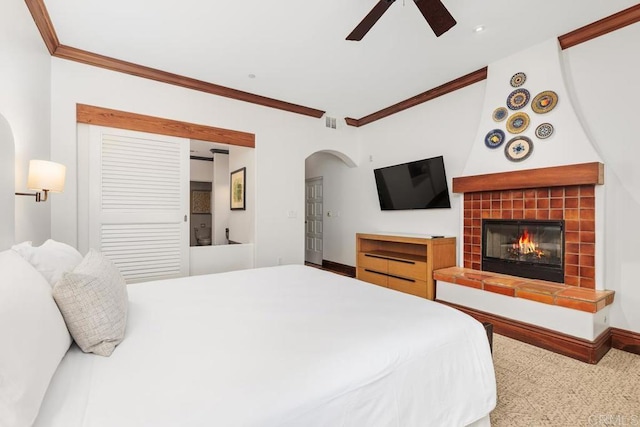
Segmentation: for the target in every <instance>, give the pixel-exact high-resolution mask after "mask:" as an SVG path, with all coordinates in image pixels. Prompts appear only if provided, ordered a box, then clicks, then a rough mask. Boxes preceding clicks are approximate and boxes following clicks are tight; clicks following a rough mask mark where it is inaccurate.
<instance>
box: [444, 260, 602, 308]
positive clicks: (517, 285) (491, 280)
mask: <svg viewBox="0 0 640 427" xmlns="http://www.w3.org/2000/svg"><path fill="white" fill-rule="evenodd" d="M433 278H434V279H435V280H441V281H443V282H447V283H453V284H456V285H461V286H467V287H471V288H475V289H479V290H483V291H487V292H493V293H497V294H501V295H505V296H509V297H514V298H523V299H528V300H531V301H537V302H540V303H544V304H550V305H556V306H559V307H565V308H570V309H574V310H579V311H584V312H588V313H596V312H598V311H600V310H601V309H603V308H604V307H606V306H607V305H610V304H611V303H613V298H614V294H615V292H614V291H607V290H593V289H586V288H581V287H578V286H570V285H564V284H561V283H555V282H547V281H544V280H534V279H526V278H522V277H517V276H508V275H506V274H498V273H491V272H487V271H480V270H474V269H470V268H462V267H449V268H442V269H439V270H436V271H434V272H433ZM436 295H437V293H436Z"/></svg>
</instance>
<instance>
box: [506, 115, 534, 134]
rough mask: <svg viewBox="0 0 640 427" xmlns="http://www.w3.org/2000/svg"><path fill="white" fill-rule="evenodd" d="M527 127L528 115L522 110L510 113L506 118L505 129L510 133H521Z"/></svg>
mask: <svg viewBox="0 0 640 427" xmlns="http://www.w3.org/2000/svg"><path fill="white" fill-rule="evenodd" d="M528 127H529V115H528V114H527V113H524V112H519V113H515V114H512V115H511V117H509V118H508V119H507V130H508V131H509V132H510V133H522V132H524V131H525V129H526V128H528Z"/></svg>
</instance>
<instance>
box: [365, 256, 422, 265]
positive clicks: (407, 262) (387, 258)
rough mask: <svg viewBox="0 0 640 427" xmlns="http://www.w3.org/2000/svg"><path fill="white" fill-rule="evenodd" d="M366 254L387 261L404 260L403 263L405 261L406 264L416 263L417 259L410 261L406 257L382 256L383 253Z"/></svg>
mask: <svg viewBox="0 0 640 427" xmlns="http://www.w3.org/2000/svg"><path fill="white" fill-rule="evenodd" d="M364 256H366V257H369V258H378V259H386V260H387V261H396V262H402V263H405V264H415V261H409V260H406V259H399V258H389V257H386V256H382V255H372V254H364Z"/></svg>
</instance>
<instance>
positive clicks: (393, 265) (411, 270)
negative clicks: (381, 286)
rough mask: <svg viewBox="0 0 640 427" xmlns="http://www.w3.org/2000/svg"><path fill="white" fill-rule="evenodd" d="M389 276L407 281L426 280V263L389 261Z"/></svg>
mask: <svg viewBox="0 0 640 427" xmlns="http://www.w3.org/2000/svg"><path fill="white" fill-rule="evenodd" d="M388 271H389V274H392V275H394V276H401V277H406V278H409V279H417V280H423V281H425V280H427V263H426V262H420V261H397V260H393V259H390V260H389V270H388Z"/></svg>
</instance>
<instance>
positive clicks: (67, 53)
mask: <svg viewBox="0 0 640 427" xmlns="http://www.w3.org/2000/svg"><path fill="white" fill-rule="evenodd" d="M25 3H26V4H27V7H28V8H29V11H30V12H31V16H32V17H33V20H34V22H35V24H36V26H37V27H38V30H39V31H40V35H41V36H42V39H43V41H44V43H45V45H46V46H47V49H48V50H49V53H50V54H51V55H52V56H54V57H57V58H62V59H67V60H70V61H76V62H81V63H83V64H87V65H92V66H96V67H101V68H106V69H109V70H112V71H117V72H121V73H125V74H130V75H134V76H138V77H142V78H146V79H150V80H155V81H159V82H162V83H167V84H171V85H176V86H181V87H185V88H188V89H193V90H197V91H200V92H205V93H209V94H212V95H217V96H222V97H225V98H231V99H235V100H239V101H244V102H249V103H252V104H257V105H261V106H265V107H270V108H276V109H280V110H284V111H288V112H292V113H297V114H302V115H306V116H310V117H314V118H320V117H322V116H323V115H324V113H325V112H324V111H322V110H318V109H315V108H309V107H305V106H302V105H297V104H292V103H289V102H285V101H280V100H277V99H273V98H267V97H264V96H260V95H255V94H252V93H249V92H243V91H240V90H237V89H232V88H228V87H225V86H220V85H216V84H213V83H208V82H204V81H201V80H196V79H192V78H189V77H184V76H180V75H177V74H172V73H168V72H166V71H162V70H157V69H154V68H150V67H145V66H142V65H138V64H135V63H131V62H126V61H121V60H119V59H115V58H110V57H107V56H103V55H99V54H96V53H93V52H88V51H84V50H81V49H77V48H74V47H70V46H65V45H62V44H61V43H60V41H59V40H58V36H57V35H56V32H55V29H54V27H53V23H52V22H51V18H50V17H49V13H48V12H47V8H46V6H45V4H44V1H43V0H25ZM639 21H640V4H637V5H635V6H632V7H629V8H627V9H625V10H622V11H620V12H618V13H615V14H613V15H611V16H608V17H606V18H603V19H600V20H599V21H596V22H594V23H592V24H589V25H585V26H584V27H581V28H578V29H576V30H574V31H571V32H569V33H567V34H564V35H562V36H559V37H558V41H559V43H560V47H561V48H562V49H568V48H570V47H573V46H576V45H578V44H580V43H584V42H586V41H589V40H592V39H594V38H596V37H600V36H602V35H604V34H608V33H610V32H613V31H616V30H619V29H620V28H624V27H626V26H628V25H631V24H634V23H636V22H639ZM486 77H487V67H484V68H482V69H480V70H477V71H474V72H473V73H470V74H467V75H465V76H462V77H459V78H457V79H455V80H451V81H450V82H448V83H445V84H443V85H441V86H438V87H436V88H434V89H430V90H428V91H426V92H423V93H421V94H418V95H416V96H413V97H411V98H409V99H406V100H404V101H401V102H398V103H397V104H394V105H392V106H390V107H387V108H384V109H382V110H379V111H376V112H375V113H372V114H369V115H367V116H364V117H362V118H360V119H355V118H351V117H346V118H345V122H346V123H347V125H349V126H355V127H360V126H364V125H366V124H369V123H372V122H374V121H377V120H380V119H382V118H384V117H388V116H390V115H393V114H395V113H398V112H400V111H403V110H406V109H407V108H411V107H414V106H416V105H419V104H422V103H424V102H427V101H430V100H432V99H434V98H437V97H439V96H442V95H445V94H447V93H450V92H453V91H455V90H458V89H461V88H463V87H465V86H468V85H470V84H473V83H477V82H479V81H482V80H484V79H486Z"/></svg>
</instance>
